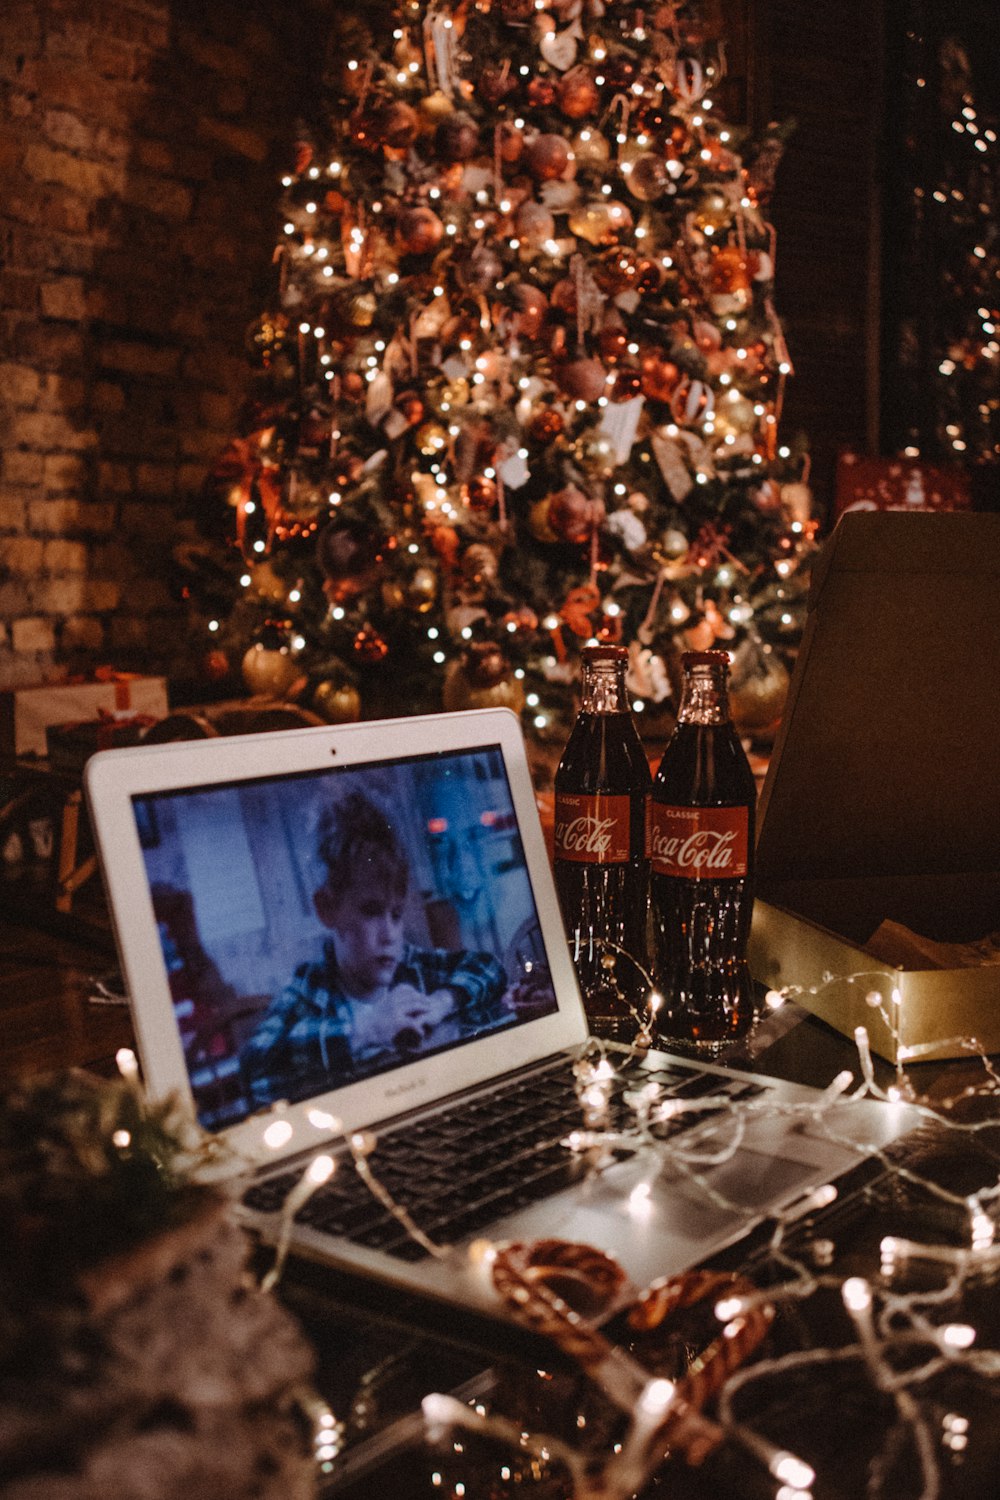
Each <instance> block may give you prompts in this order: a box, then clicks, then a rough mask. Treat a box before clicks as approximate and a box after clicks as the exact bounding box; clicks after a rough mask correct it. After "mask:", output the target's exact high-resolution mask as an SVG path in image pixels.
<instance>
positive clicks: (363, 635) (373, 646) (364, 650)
mask: <svg viewBox="0 0 1000 1500" xmlns="http://www.w3.org/2000/svg"><path fill="white" fill-rule="evenodd" d="M353 644H354V649H355V651H356V652H357V653H358V655H359V656H360V658H361V660H362V661H365V662H370V663H375V662H379V661H384V660H385V658H386V657H387V656H388V654H389V647H388V645H387V643H386V642H385V641H384V640H383V638H382V637H381V636H380V635H379V633H378V631H377V630H376V629H375V627H374V625H362V627H361V629H360V630H359V631H358V633H357V635H356V636H355V637H354V642H353Z"/></svg>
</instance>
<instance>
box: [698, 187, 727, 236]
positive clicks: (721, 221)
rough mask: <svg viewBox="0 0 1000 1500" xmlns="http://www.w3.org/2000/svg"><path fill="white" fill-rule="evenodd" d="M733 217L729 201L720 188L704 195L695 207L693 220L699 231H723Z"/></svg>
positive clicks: (712, 189)
mask: <svg viewBox="0 0 1000 1500" xmlns="http://www.w3.org/2000/svg"><path fill="white" fill-rule="evenodd" d="M732 216H733V213H732V209H731V208H730V206H729V199H728V198H727V197H726V195H725V193H722V192H720V191H719V190H718V188H709V189H708V191H707V192H704V193H702V195H701V197H700V198H699V199H698V202H697V203H696V204H695V206H694V214H693V218H694V222H695V223H696V224H697V226H698V228H699V229H713V230H715V229H722V228H723V227H724V226H725V225H726V224H728V223H729V221H730V219H731V218H732Z"/></svg>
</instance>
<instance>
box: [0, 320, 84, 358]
mask: <svg viewBox="0 0 1000 1500" xmlns="http://www.w3.org/2000/svg"><path fill="white" fill-rule="evenodd" d="M86 347H87V339H86V336H85V334H84V331H83V329H82V328H77V327H74V326H73V325H72V324H70V323H37V324H35V323H31V324H23V325H22V326H20V327H19V328H18V329H17V333H16V336H15V339H14V348H15V351H16V353H17V354H18V355H19V356H20V357H21V358H26V359H34V361H35V363H36V364H37V365H38V366H39V368H40V369H51V368H52V367H53V366H55V367H58V368H59V369H61V370H65V369H67V368H69V367H71V366H72V367H75V368H82V367H83V365H84V361H85V354H86Z"/></svg>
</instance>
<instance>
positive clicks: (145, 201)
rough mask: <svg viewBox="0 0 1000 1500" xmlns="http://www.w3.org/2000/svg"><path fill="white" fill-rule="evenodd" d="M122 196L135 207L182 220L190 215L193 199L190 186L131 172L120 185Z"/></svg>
mask: <svg viewBox="0 0 1000 1500" xmlns="http://www.w3.org/2000/svg"><path fill="white" fill-rule="evenodd" d="M122 198H123V199H124V201H125V202H126V203H133V204H135V206H136V207H137V208H145V209H148V210H149V212H150V213H154V214H159V215H160V216H161V217H162V218H164V219H176V220H178V221H179V222H183V221H184V220H186V219H189V218H190V217H191V209H192V207H193V204H194V199H193V198H192V196H191V190H190V188H186V187H184V185H183V184H182V183H180V182H171V181H170V180H169V178H165V177H153V176H145V175H140V174H138V173H136V174H132V173H130V174H129V176H128V177H127V178H126V180H125V182H124V184H123V186H122Z"/></svg>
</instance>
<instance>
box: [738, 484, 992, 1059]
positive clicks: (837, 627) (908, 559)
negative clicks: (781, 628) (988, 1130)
mask: <svg viewBox="0 0 1000 1500" xmlns="http://www.w3.org/2000/svg"><path fill="white" fill-rule="evenodd" d="M998 769H1000V515H978V514H971V513H968V514H961V513H955V514H941V513H938V514H933V513H928V514H920V515H905V514H901V513H893V512H884V513H879V512H857V513H851V514H848V515H845V516H844V517H843V518H842V519H841V520H840V522H839V523H838V525H837V527H836V529H835V531H834V533H833V535H832V536H831V537H830V539H829V541H828V542H827V544H826V546H825V548H824V549H823V552H822V553H821V554H820V556H819V557H818V558H817V561H816V566H815V569H814V573H813V580H812V588H811V592H810V600H809V615H808V620H807V624H806V630H805V634H804V637H803V641H802V648H801V652H800V655H799V658H798V662H797V664H796V670H795V672H794V674H793V678H792V684H791V688H790V692H789V697H788V703H787V706H786V709H785V714H784V717H783V720H782V724H781V728H780V730H779V733H778V737H777V741H776V743H775V748H774V754H773V756H772V759H771V764H770V768H769V770H768V775H767V778H766V781H765V784H764V789H763V792H762V794H761V809H760V818H759V825H760V832H759V836H758V843H757V896H758V899H757V901H756V903H755V908H754V919H753V931H752V936H751V944H750V966H751V969H752V972H753V974H754V976H755V978H757V979H758V980H760V981H761V982H762V983H764V984H766V985H768V986H771V987H774V988H778V989H780V988H782V987H784V986H786V985H792V986H802V987H803V989H804V990H805V993H803V994H802V995H801V996H796V998H797V999H799V1000H800V1002H801V1003H802V1004H803V1005H804V1006H806V1007H807V1008H808V1009H809V1010H811V1011H813V1012H814V1013H815V1014H816V1015H818V1016H820V1017H822V1019H823V1020H825V1021H827V1022H829V1023H830V1024H831V1025H832V1026H835V1027H836V1028H837V1030H839V1031H842V1032H844V1033H845V1034H846V1035H848V1036H852V1035H853V1033H854V1029H855V1027H856V1026H859V1025H863V1026H865V1027H866V1028H867V1030H868V1033H869V1038H870V1041H871V1045H872V1047H873V1049H874V1050H875V1051H876V1052H878V1053H880V1054H881V1055H882V1056H883V1057H886V1058H888V1059H890V1061H896V1060H898V1059H900V1058H902V1059H905V1058H907V1057H909V1058H911V1059H914V1058H919V1059H921V1060H922V1059H931V1058H947V1057H958V1056H967V1055H968V1053H967V1050H966V1048H965V1047H964V1046H963V1045H962V1042H963V1039H969V1038H975V1040H976V1042H977V1043H978V1045H979V1046H980V1047H981V1048H982V1050H984V1051H987V1052H990V1051H997V1050H1000V965H987V966H983V967H980V968H963V969H916V968H900V969H896V968H892V967H890V966H889V965H888V964H886V963H884V962H880V961H879V960H877V959H875V958H874V957H873V956H872V955H871V954H870V953H868V952H866V948H865V945H866V943H868V942H869V940H870V939H871V937H872V935H873V933H874V932H875V929H876V928H877V927H878V926H879V924H880V923H881V922H882V921H883V920H886V919H888V920H891V921H896V922H900V923H902V924H904V925H905V926H907V927H909V928H911V929H913V930H914V931H916V932H918V933H921V934H922V935H923V936H925V937H928V938H933V939H936V940H938V941H941V942H956V943H957V942H972V941H975V940H976V939H978V938H981V937H983V936H984V935H986V934H987V933H990V932H996V931H997V930H998V929H1000V793H998V785H997V782H998V775H997V773H998ZM830 976H834V978H833V981H832V982H831V981H830ZM813 987H816V988H817V989H818V993H816V994H810V993H809V990H810V989H811V988H813ZM875 990H879V991H881V993H882V995H883V997H884V1001H885V1004H884V1010H885V1012H886V1015H885V1016H883V1015H882V1014H881V1012H880V1009H879V1008H878V1007H873V1006H872V1005H870V1004H869V1003H868V1002H867V998H866V997H867V996H868V994H869V993H871V992H872V991H875ZM893 992H895V994H896V999H895V1000H892V999H891V998H890V997H891V996H892V994H893Z"/></svg>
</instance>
